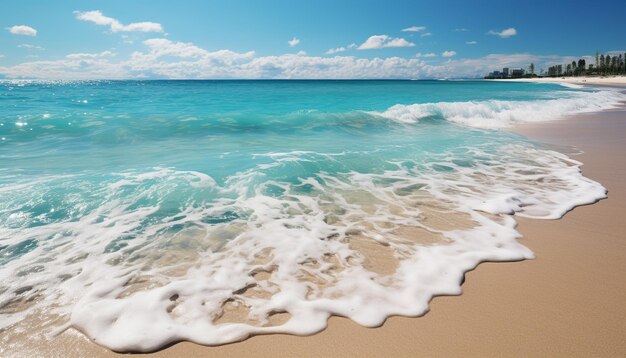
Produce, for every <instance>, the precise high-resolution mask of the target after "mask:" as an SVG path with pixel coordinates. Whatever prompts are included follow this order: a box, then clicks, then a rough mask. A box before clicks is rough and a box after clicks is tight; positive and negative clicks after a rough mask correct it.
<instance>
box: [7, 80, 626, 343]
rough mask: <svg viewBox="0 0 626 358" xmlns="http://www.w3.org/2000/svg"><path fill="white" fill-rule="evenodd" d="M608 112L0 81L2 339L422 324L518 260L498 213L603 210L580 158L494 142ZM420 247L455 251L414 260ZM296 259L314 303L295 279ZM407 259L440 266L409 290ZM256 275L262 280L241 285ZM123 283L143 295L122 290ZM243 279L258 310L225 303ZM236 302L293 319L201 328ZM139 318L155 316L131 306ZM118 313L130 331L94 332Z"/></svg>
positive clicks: (550, 90)
mask: <svg viewBox="0 0 626 358" xmlns="http://www.w3.org/2000/svg"><path fill="white" fill-rule="evenodd" d="M620 96H621V95H619V94H618V93H614V92H610V91H600V90H594V89H581V88H568V87H563V86H560V85H557V84H534V83H529V84H522V83H493V82H482V81H474V82H472V81H467V82H448V81H96V82H27V81H24V82H20V81H5V82H0V138H1V140H0V163H1V165H0V278H1V279H2V283H1V284H0V310H3V311H2V312H4V313H6V314H5V315H4V316H2V317H0V327H9V326H11V325H16V324H19V322H21V321H22V320H24V317H26V316H27V315H28V314H32V313H34V312H39V311H41V310H44V311H46V312H53V313H55V314H58V315H60V316H61V317H66V318H65V319H66V321H67V322H68V323H67V324H71V325H73V326H74V327H75V328H78V329H80V330H81V331H83V332H84V333H85V334H87V335H88V336H89V337H91V338H98V341H99V342H100V343H101V344H104V345H107V346H109V347H112V348H115V349H121V350H127V349H132V350H137V349H138V350H149V349H154V348H156V347H158V346H160V345H163V344H166V343H167V342H169V341H172V340H178V339H189V340H194V341H196V342H199V343H205V344H217V343H224V342H228V341H232V340H236V339H240V338H241V337H243V336H246V335H248V334H255V333H259V332H272V329H277V330H282V331H290V332H293V333H303V334H305V333H311V332H314V331H316V330H319V329H321V328H323V326H324V325H325V320H326V318H327V317H328V315H329V314H342V315H345V316H348V317H350V318H352V319H354V320H355V321H357V322H359V323H361V324H364V325H375V324H377V323H379V322H380V320H382V319H384V318H385V317H387V316H388V315H391V314H404V315H416V314H419V313H421V312H423V311H424V310H425V309H426V307H427V306H426V305H427V302H428V299H429V298H430V297H431V296H432V295H433V294H438V293H450V292H451V293H455V292H457V290H458V288H459V282H460V280H459V279H458V276H459V275H462V274H463V272H464V271H465V270H467V269H470V268H471V267H473V265H476V264H477V263H478V262H479V261H481V260H485V259H489V260H511V259H521V258H529V257H532V253H530V251H529V250H528V249H526V248H524V247H523V246H521V245H519V244H518V243H517V242H516V238H517V237H518V234H517V233H516V232H515V230H514V224H513V223H512V219H510V217H508V216H507V215H508V214H512V213H518V215H526V216H530V217H538V218H556V217H560V216H561V215H563V214H564V213H565V212H566V211H567V210H569V209H571V208H572V207H573V206H575V205H579V204H582V203H587V202H591V201H594V200H597V199H599V198H601V197H603V196H604V195H605V191H604V188H602V186H601V185H599V184H598V183H595V182H592V181H590V180H588V179H586V178H584V177H582V176H581V175H580V171H579V169H578V163H576V162H573V161H571V160H569V159H568V158H567V157H565V156H563V155H562V154H559V153H556V152H552V151H548V150H544V149H541V148H540V147H538V146H536V145H535V144H533V143H532V142H530V141H529V140H527V139H525V138H524V137H522V136H520V135H517V134H514V133H513V132H511V131H506V130H502V128H504V127H511V126H514V125H516V124H518V123H524V122H531V121H539V120H551V119H557V118H559V117H560V116H563V115H567V114H570V113H580V112H588V111H595V110H601V109H604V108H610V107H611V106H613V105H615V104H616V103H617V101H618V100H620V98H621V97H620ZM566 197H568V198H569V199H565V198H566ZM433 212H435V213H436V214H433ZM482 213H489V214H492V215H504V216H503V218H502V219H501V220H500V219H498V220H493V218H491V217H489V218H487V217H486V216H484V215H483V214H482ZM430 215H434V216H435V217H436V218H439V219H441V218H449V219H447V220H445V221H446V222H447V224H446V227H441V226H438V225H434V224H431V223H432V222H434V221H433V220H435V219H428V218H429V217H430ZM429 220H430V221H429ZM466 221H469V222H472V223H473V224H472V225H469V227H470V228H468V225H466V224H463V225H461V222H466ZM457 222H458V223H459V225H458V226H455V225H456V224H455V223H457ZM372 224H373V225H372ZM408 228H412V229H411V230H413V231H411V230H409V229H408ZM407 230H408V231H407ZM419 230H422V231H425V232H428V233H429V235H435V236H439V239H440V241H441V243H444V242H445V243H446V244H445V245H443V244H442V246H441V247H444V246H446V247H453V248H454V249H455V250H457V251H458V252H471V255H470V254H468V255H469V256H467V257H465V256H463V255H461V254H459V255H458V256H455V255H453V254H445V255H443V254H441V252H440V251H433V252H431V251H429V250H434V249H432V246H430V244H429V245H426V244H424V242H426V241H424V240H421V239H419V234H417V233H416V232H418V231H419ZM355 232H356V234H355ZM400 232H402V234H401V233H400ZM356 237H358V238H359V240H361V239H363V238H365V239H367V240H372V242H374V243H380V244H381V245H383V246H385V247H390V248H391V249H392V250H395V251H394V254H393V255H392V257H393V256H394V255H395V257H396V259H398V260H400V262H401V263H402V264H401V265H400V267H401V268H399V269H398V270H397V271H396V272H395V273H386V274H381V273H379V272H377V271H376V269H372V268H371V267H370V266H368V264H367V262H368V253H367V252H363V251H362V250H361V251H360V250H359V249H358V248H355V246H354V245H352V243H353V241H354V242H356V241H355V240H357V239H356ZM416 237H417V238H416ZM489 238H491V239H489ZM407 240H408V241H407ZM411 240H412V241H411ZM472 240H473V241H472ZM489 240H491V241H489ZM470 242H471V244H470ZM455 245H457V246H455ZM494 245H495V246H494ZM435 246H436V247H439V246H437V245H435ZM441 247H440V248H439V249H437V250H446V249H441ZM470 247H471V249H470ZM495 247H497V249H494V248H495ZM263 250H265V251H263ZM459 250H460V251H459ZM270 252H271V254H269V256H268V257H266V258H265V259H264V260H261V261H263V262H262V263H260V261H259V259H258V258H259V257H260V256H263V255H266V256H267V255H268V253H270ZM333 255H334V256H333ZM331 256H333V257H335V258H336V260H338V262H339V263H338V264H337V263H335V265H339V266H340V267H341V268H342V269H341V270H338V271H337V272H335V273H330V271H328V270H325V269H324V268H323V266H324V264H323V263H324V262H326V263H328V262H331V261H332V260H330V259H329V257H331ZM462 256H463V257H462ZM419 257H421V259H418V258H419ZM416 260H417V261H416ZM414 261H415V262H417V263H415V262H414ZM306 262H309V263H310V262H315V265H317V266H315V265H313V266H311V265H309V266H311V267H309V266H307V268H306V270H308V271H307V272H308V274H310V275H312V276H317V277H318V278H319V277H321V278H323V280H324V281H325V282H336V285H335V286H333V288H332V290H331V289H329V288H328V287H327V286H326V285H318V286H316V284H314V283H312V282H319V281H307V280H305V279H303V278H302V277H300V276H298V275H299V274H298V272H301V271H298V270H304V268H303V267H304V266H302V265H305V263H306ZM333 262H334V261H333ZM410 262H413V263H414V264H415V265H416V266H414V267H413V268H412V269H409V268H408V267H409V266H406V267H405V266H402V265H409V263H410ZM424 262H430V263H431V264H432V265H434V266H433V267H439V265H441V267H453V268H454V269H450V272H452V273H450V272H448V273H445V274H440V275H434V276H433V277H431V276H429V277H428V278H426V277H423V278H422V277H413V278H412V279H409V278H408V277H409V276H410V275H409V276H407V275H408V272H412V271H411V270H421V268H420V267H421V266H419V265H421V264H423V263H424ZM270 266H271V267H272V268H271V269H270V268H269V267H270ZM429 267H430V266H429ZM174 269H176V270H179V271H177V273H176V274H172V273H171V271H172V270H174ZM260 269H263V270H266V271H268V272H270V274H271V278H269V279H260V278H256V279H255V275H253V274H252V273H251V272H257V271H258V270H260ZM168 270H169V271H168ZM255 270H257V271H255ZM407 270H408V271H407ZM138 277H150V279H149V280H148V281H150V280H153V281H154V282H152V281H150V282H152V283H153V285H152V286H148V288H146V287H144V286H141V289H137V290H139V293H134V292H135V288H133V289H132V290H130V291H132V292H131V293H129V294H128V295H126V294H123V295H122V294H121V293H122V292H126V291H124V290H127V289H128V287H130V286H132V283H133V282H135V281H133V280H138V279H137V278H138ZM224 277H226V278H228V280H227V281H228V283H225V282H223V279H224ZM298 277H300V278H298ZM294 280H295V281H298V282H297V283H294ZM345 280H348V281H350V280H351V281H352V282H354V284H353V285H354V286H353V287H351V288H350V289H347V288H345V287H343V286H342V285H343V284H344V281H345ZM372 280H374V281H372ZM377 280H380V282H379V281H377ZM385 280H386V281H385ZM428 280H430V281H428ZM433 280H434V282H436V283H435V284H433V283H432V282H433ZM218 281H219V282H218ZM383 281H385V282H383ZM426 281H428V282H431V283H430V284H428V285H424V284H423V283H424V282H426ZM129 282H130V283H129ZM366 282H378V283H379V284H380V285H379V286H377V287H376V289H374V288H371V287H369V288H368V285H369V284H367V283H366ZM251 283H252V284H254V285H255V287H257V289H259V290H260V289H261V288H263V289H264V290H265V291H266V294H265V295H264V296H263V297H265V298H264V299H258V298H257V299H252V298H250V297H243V296H242V295H241V294H236V293H233V292H240V290H241V288H242V287H248V286H249V285H251ZM270 283H271V285H270ZM272 285H273V286H272ZM294 285H295V286H297V288H294V287H295V286H294ZM270 286H272V287H275V288H270ZM331 286H332V285H331ZM103 287H105V288H103ZM132 287H134V286H132ZM304 287H307V289H306V290H308V292H309V293H303V292H304V291H306V290H305V289H304ZM94 290H95V291H97V290H104V291H98V292H105V291H106V292H108V293H106V294H104V293H99V294H94V292H95V291H94ZM168 290H169V291H168ZM303 290H304V291H303ZM331 291H332V292H331ZM164 292H166V293H164ZM267 292H270V294H269V297H270V298H267ZM279 292H282V295H283V296H285V297H289V299H288V300H286V299H285V297H282V296H281V294H279ZM311 292H313V293H311ZM399 292H400V293H402V295H404V296H403V297H404V299H403V300H402V301H401V302H399V301H398V299H397V297H395V298H394V296H399ZM410 292H413V296H411V295H410V294H409V293H410ZM416 292H419V294H417V293H416ZM170 293H171V294H170ZM174 294H175V296H172V295H174ZM120 295H121V296H120ZM407 295H408V296H407ZM240 296H242V297H240ZM279 296H280V297H279ZM171 297H176V299H175V301H176V302H177V304H178V306H176V307H186V308H185V309H182V308H181V311H180V312H179V313H178V315H173V314H172V312H171V309H170V308H167V309H166V306H167V305H168V304H170V303H168V302H170V301H174V300H171V299H169V298H171ZM233 297H236V299H237V300H240V301H241V302H243V303H242V304H244V305H246V307H249V308H250V313H249V315H250V317H252V318H254V320H253V321H254V322H265V321H267V320H268V319H269V318H268V317H269V316H271V314H270V313H271V312H274V311H278V312H287V313H289V314H290V315H291V317H292V319H291V320H289V321H288V322H287V323H285V324H284V325H283V326H277V327H280V328H276V327H275V326H271V325H269V326H268V324H260V325H261V326H264V327H263V328H259V324H251V323H249V322H247V324H246V325H239V326H232V325H229V324H228V323H221V322H218V321H216V320H213V321H211V320H207V319H205V318H206V317H213V318H215V317H218V316H221V315H223V311H224V310H225V308H224V302H227V301H228V299H229V298H230V299H233ZM329 297H333V299H330V298H329ZM342 297H343V298H342ZM344 298H345V299H344ZM365 298H370V299H373V300H375V301H376V302H378V307H377V308H372V307H370V306H371V305H368V304H367V302H368V300H367V299H365ZM198 300H202V302H203V303H202V308H201V309H200V308H199V307H200V306H199V305H198V304H197V303H198V302H199V301H198ZM342 300H343V301H342ZM354 300H357V301H359V302H360V303H355V302H356V301H354ZM179 301H180V302H179ZM286 301H289V302H291V303H289V304H287V303H285V302H286ZM25 302H36V303H35V304H31V303H29V304H26V303H25ZM146 302H153V303H154V305H156V306H158V307H161V306H163V307H162V308H163V310H162V311H163V316H162V317H160V316H158V315H155V313H154V312H148V311H145V312H143V311H142V310H141V309H138V308H137V307H142V306H145V305H146ZM347 302H352V303H350V304H348V303H347ZM311 305H313V306H311ZM348 306H349V307H348ZM2 307H4V308H2ZM52 307H54V308H52ZM104 307H107V309H105V308H104ZM111 307H116V308H115V309H110V308H111ZM168 307H169V306H168ZM96 308H98V309H100V310H102V311H107V312H109V313H108V314H109V315H108V316H107V315H103V316H93V314H91V313H88V312H89V311H90V310H91V311H93V310H94V309H96ZM153 309H154V307H153ZM220 312H221V313H220ZM313 312H315V314H313ZM125 315H128V317H126V316H125ZM70 316H71V319H70ZM131 316H132V319H133V320H134V321H133V322H135V323H137V322H140V323H137V324H136V327H137V329H136V330H134V331H132V332H130V333H128V332H125V331H124V330H123V329H122V328H120V327H118V326H116V325H115V324H106V323H103V322H110V321H111V320H112V319H113V321H116V320H118V319H119V320H122V321H123V320H124V319H130V318H129V317H131ZM112 317H113V318H112ZM124 317H126V318H124ZM181 317H182V318H181ZM202 317H204V318H202ZM252 318H250V319H251V320H252ZM264 320H265V321H264ZM205 321H206V322H205ZM190 322H191V323H190ZM199 322H203V323H199ZM307 322H308V323H307ZM266 323H267V322H266ZM103 327H104V328H103ZM164 327H170V328H168V329H167V330H169V331H167V330H166V329H165V328H164ZM172 327H173V328H172ZM189 327H192V328H189ZM194 327H195V328H194ZM146 329H148V330H153V333H154V334H153V336H152V338H151V339H145V337H143V338H142V336H141V334H140V332H143V331H145V330H146ZM165 331H167V332H169V333H164V332H165ZM172 332H173V333H172ZM225 332H228V334H226V333H225Z"/></svg>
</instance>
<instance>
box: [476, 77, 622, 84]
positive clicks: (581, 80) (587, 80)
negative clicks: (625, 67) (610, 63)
mask: <svg viewBox="0 0 626 358" xmlns="http://www.w3.org/2000/svg"><path fill="white" fill-rule="evenodd" d="M485 81H500V82H537V83H572V84H578V85H610V86H626V76H597V77H596V76H593V77H591V76H578V77H535V78H503V79H487V80H485Z"/></svg>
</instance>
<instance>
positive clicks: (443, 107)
mask: <svg viewBox="0 0 626 358" xmlns="http://www.w3.org/2000/svg"><path fill="white" fill-rule="evenodd" d="M568 86H569V84H568ZM564 95H566V96H568V97H564V98H560V99H548V100H532V101H502V100H490V101H470V102H437V103H420V104H412V105H403V104H397V105H395V106H392V107H390V108H389V109H387V110H386V111H384V112H369V113H372V114H374V115H379V116H381V117H384V118H387V119H391V120H394V121H398V122H402V123H416V122H418V121H419V120H420V119H423V118H426V117H431V116H442V117H443V118H445V119H446V120H449V121H452V122H456V123H460V124H463V125H467V126H471V127H478V128H503V127H510V126H514V125H516V124H519V123H525V122H541V121H550V120H556V119H561V118H563V117H564V116H567V115H572V114H577V113H587V112H598V111H602V110H606V109H611V108H616V107H617V106H618V105H619V104H620V103H621V102H623V101H624V100H625V99H626V96H624V95H623V94H622V93H620V92H618V91H612V90H601V91H594V92H583V91H580V92H579V91H576V92H573V91H572V92H566V93H564Z"/></svg>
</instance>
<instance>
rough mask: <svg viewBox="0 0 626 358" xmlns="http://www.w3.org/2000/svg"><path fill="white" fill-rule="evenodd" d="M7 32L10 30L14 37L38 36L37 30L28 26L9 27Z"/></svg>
mask: <svg viewBox="0 0 626 358" xmlns="http://www.w3.org/2000/svg"><path fill="white" fill-rule="evenodd" d="M7 30H9V32H10V33H12V34H13V35H24V36H37V30H35V29H33V28H32V27H30V26H26V25H15V26H11V27H8V28H7Z"/></svg>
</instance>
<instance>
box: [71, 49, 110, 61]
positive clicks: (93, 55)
mask: <svg viewBox="0 0 626 358" xmlns="http://www.w3.org/2000/svg"><path fill="white" fill-rule="evenodd" d="M114 56H115V53H114V52H111V51H102V52H98V53H71V54H69V55H67V56H65V58H68V59H73V60H78V59H90V58H106V57H114Z"/></svg>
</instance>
